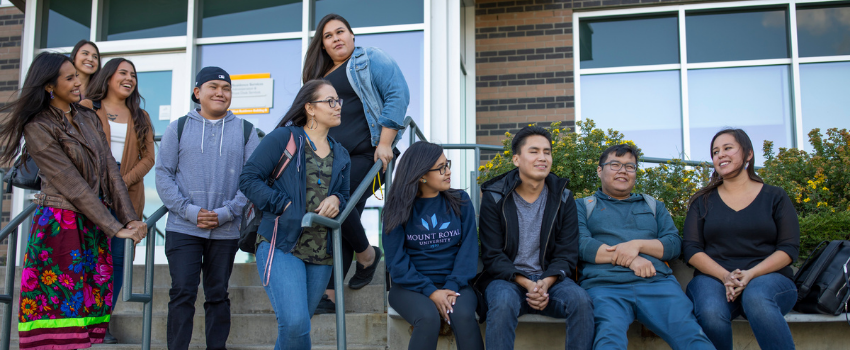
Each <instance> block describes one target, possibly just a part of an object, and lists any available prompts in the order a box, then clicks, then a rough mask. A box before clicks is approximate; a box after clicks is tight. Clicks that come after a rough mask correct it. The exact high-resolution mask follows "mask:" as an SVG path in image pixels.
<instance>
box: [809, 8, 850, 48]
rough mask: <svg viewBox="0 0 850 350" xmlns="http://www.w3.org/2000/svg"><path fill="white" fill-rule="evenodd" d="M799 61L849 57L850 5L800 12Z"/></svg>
mask: <svg viewBox="0 0 850 350" xmlns="http://www.w3.org/2000/svg"><path fill="white" fill-rule="evenodd" d="M797 40H798V41H799V42H800V57H814V56H833V55H850V5H845V6H840V7H813V8H812V7H810V8H798V9H797Z"/></svg>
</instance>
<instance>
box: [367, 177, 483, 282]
mask: <svg viewBox="0 0 850 350" xmlns="http://www.w3.org/2000/svg"><path fill="white" fill-rule="evenodd" d="M460 194H461V201H462V204H461V206H460V217H458V216H457V215H455V213H454V211H453V210H452V209H451V206H450V205H449V204H448V203H447V202H446V200H445V198H443V196H444V194H442V193H441V194H440V195H438V196H437V197H434V198H416V200H415V201H414V202H413V210H412V212H411V213H410V218H409V219H408V220H407V223H405V224H404V225H400V226H398V227H396V228H394V229H393V230H392V231H390V232H389V233H387V234H385V235H384V237H383V239H384V250H385V251H386V261H387V268H388V269H389V272H390V276H391V277H392V281H393V284H398V285H399V286H401V287H403V288H404V289H407V290H410V291H413V292H418V293H422V294H424V295H426V296H430V295H431V293H433V292H434V291H436V290H437V289H438V288H437V286H436V285H438V284H443V286H442V288H441V289H450V290H453V291H455V292H457V291H459V290H460V289H461V288H463V287H466V286H467V285H468V284H469V280H470V279H472V278H473V277H475V272H476V270H477V269H478V234H477V233H478V231H477V230H476V228H475V209H473V207H472V203H471V202H470V200H469V195H468V194H467V193H466V192H464V191H460Z"/></svg>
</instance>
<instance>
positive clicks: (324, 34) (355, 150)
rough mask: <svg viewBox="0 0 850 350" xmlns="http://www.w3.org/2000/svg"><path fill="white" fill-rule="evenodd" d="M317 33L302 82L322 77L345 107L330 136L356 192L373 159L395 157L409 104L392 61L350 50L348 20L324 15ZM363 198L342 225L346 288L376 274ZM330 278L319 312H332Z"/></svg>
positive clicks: (375, 52)
mask: <svg viewBox="0 0 850 350" xmlns="http://www.w3.org/2000/svg"><path fill="white" fill-rule="evenodd" d="M316 28H317V33H316V35H315V36H314V37H313V40H312V41H311V42H310V47H309V48H308V49H307V57H306V58H305V59H304V71H303V72H302V80H303V82H307V81H310V80H312V79H320V78H324V79H326V80H328V81H330V82H331V84H333V86H334V88H335V89H336V91H337V92H338V93H339V97H340V98H341V99H343V100H344V101H345V102H346V103H345V105H344V106H343V108H342V124H341V125H340V127H338V128H335V129H333V130H331V132H330V135H331V136H332V137H333V138H334V139H336V140H337V141H339V142H340V143H341V144H342V146H343V147H345V148H346V149H347V150H348V153H349V154H350V155H351V188H352V189H356V188H357V186H359V185H360V184H361V183H362V182H364V181H366V182H371V181H373V179H372V178H368V179H367V178H366V174H367V173H368V172H369V169H371V168H372V166H373V165H374V164H375V162H377V161H379V160H380V161H382V162H383V165H384V167H383V171H386V167H387V164H389V162H390V161H391V160H392V159H393V158H394V157H395V156H396V155H397V154H398V151H397V150H393V147H392V146H393V144H394V143H395V141H396V140H399V139H400V138H401V134H402V129H403V127H404V117H405V113H406V112H407V105H408V103H409V102H410V92H409V91H408V88H407V82H406V81H405V80H404V75H402V73H401V69H399V67H398V65H397V64H396V62H395V61H394V60H393V59H392V58H391V57H390V56H388V55H387V54H386V53H384V52H383V51H381V50H380V49H378V48H374V47H357V46H354V33H353V32H352V31H351V26H350V25H349V24H348V21H346V20H345V18H342V16H340V15H337V14H329V15H327V16H325V17H324V18H322V20H321V21H319V24H318V26H317V27H316ZM366 199H368V196H363V197H362V198H360V200H359V201H358V202H357V203H356V207H355V208H356V210H355V211H352V213H351V215H349V216H348V218H346V220H345V222H343V224H342V232H343V238H344V239H343V246H342V248H343V249H342V250H343V251H342V254H343V258H342V261H343V262H344V264H345V266H343V268H344V270H343V271H348V268H349V266H350V264H351V258H352V251H353V252H356V253H357V254H356V257H357V271H356V273H355V274H354V276H353V277H352V278H351V280H350V281H349V283H348V285H349V287H350V288H353V289H360V288H363V287H364V286H366V285H367V284H369V282H370V281H371V280H372V277H373V276H374V275H375V268H376V267H377V264H376V262H378V261H380V260H381V255H382V254H383V253H382V252H381V250H380V249H379V248H378V247H371V246H370V245H369V240H368V239H367V238H366V231H365V230H364V229H363V225H362V224H361V223H360V215H361V213H362V212H363V208H364V207H365V206H366ZM333 288H334V285H333V278H331V282H330V283H329V284H328V290H327V294H328V295H329V296H330V298H323V300H322V302H321V304H319V309H318V310H317V312H318V313H332V312H334V304H333V302H331V300H333V299H334V298H333Z"/></svg>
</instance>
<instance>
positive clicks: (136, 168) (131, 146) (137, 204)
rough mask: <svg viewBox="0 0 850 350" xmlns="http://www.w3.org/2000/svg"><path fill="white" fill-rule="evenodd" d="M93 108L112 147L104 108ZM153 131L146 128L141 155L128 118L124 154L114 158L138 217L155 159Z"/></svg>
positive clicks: (86, 104) (88, 102) (90, 105)
mask: <svg viewBox="0 0 850 350" xmlns="http://www.w3.org/2000/svg"><path fill="white" fill-rule="evenodd" d="M80 105H81V106H83V107H88V108H92V109H94V108H93V107H95V106H94V103H92V100H83V101H82V102H80ZM94 110H95V113H97V116H98V117H99V118H100V125H101V127H102V128H103V133H104V134H105V135H106V139H107V140H108V144H109V147H112V141H111V140H110V137H109V134H110V132H111V128H110V127H109V121H108V119H107V118H106V109H105V108H99V109H94ZM145 117H147V118H150V116H148V112H145ZM153 133H154V131H153V128H151V130H148V134H147V137H146V139H145V147H146V148H147V152H145V153H146V154H145V155H144V156H142V154H141V150H140V148H141V147H139V144H140V142H139V139H138V137H136V129H135V125H134V124H133V118H132V117H131V118H129V119H128V120H127V139H126V141H125V142H126V143H125V144H124V154H123V155H122V156H121V159H116V160H115V161H117V162H119V163H121V177H122V178H124V183H125V184H127V191H128V192H129V194H130V201H132V202H133V208H134V209H135V210H136V215H137V216H139V217H141V216H142V212H143V211H144V209H145V182H144V179H145V175H146V174H147V173H148V172H149V171H150V170H151V168H153V165H154V160H155V156H154V144H153Z"/></svg>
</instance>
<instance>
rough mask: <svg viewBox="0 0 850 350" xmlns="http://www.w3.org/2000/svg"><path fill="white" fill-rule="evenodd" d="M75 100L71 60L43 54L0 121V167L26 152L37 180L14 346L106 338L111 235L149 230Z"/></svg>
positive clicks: (96, 128) (94, 121) (80, 344)
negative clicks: (17, 342) (17, 340)
mask: <svg viewBox="0 0 850 350" xmlns="http://www.w3.org/2000/svg"><path fill="white" fill-rule="evenodd" d="M79 100H80V81H79V79H78V77H77V71H76V69H75V68H74V65H73V64H72V62H71V60H70V59H69V58H68V57H66V56H65V55H62V54H56V53H42V54H39V55H38V56H37V57H36V58H35V60H33V63H32V65H31V66H30V68H29V71H28V72H27V77H26V80H25V81H24V86H23V88H22V89H21V94H20V97H19V98H18V99H17V100H16V101H14V102H12V103H11V104H10V105H9V106H7V107H6V108H4V109H3V112H10V114H9V116H8V117H7V118H6V121H5V122H4V123H3V125H2V127H0V148H4V149H3V151H2V152H1V153H0V163H5V162H9V161H10V160H12V159H14V158H15V157H16V156H17V155H18V153H19V152H20V153H22V154H23V156H27V155H28V156H30V157H32V159H33V160H34V161H35V163H36V165H37V166H38V168H39V173H38V176H39V177H40V178H41V193H39V194H36V196H35V197H36V199H35V202H36V203H37V204H39V206H38V209H36V212H35V215H34V217H33V223H32V229H31V231H30V238H29V242H28V243H27V252H26V255H25V256H24V264H23V271H22V273H21V297H20V312H19V314H18V332H19V335H20V349H80V348H88V347H90V346H91V344H93V343H100V342H102V341H103V335H104V332H105V330H106V326H107V325H108V324H109V317H110V313H111V305H112V287H113V285H112V256H111V254H110V246H109V239H110V238H112V237H115V236H118V237H122V238H130V239H132V240H133V241H135V242H138V241H139V240H141V239H142V238H144V236H145V234H146V232H147V227H146V225H145V224H144V223H143V222H141V221H139V220H138V218H137V217H136V214H135V211H134V210H133V204H132V203H131V202H130V197H129V196H128V194H127V186H126V185H125V184H124V181H123V180H122V178H121V175H120V173H119V172H118V166H117V164H116V163H115V159H113V157H112V153H111V152H110V150H109V145H108V143H107V139H106V137H105V135H104V133H103V131H102V128H101V126H100V120H99V119H98V117H97V115H96V114H95V113H94V111H92V110H91V109H88V108H85V107H81V106H79V105H78V104H77V103H78V102H79ZM22 136H23V139H24V140H25V141H26V146H25V148H24V149H23V151H22V152H21V137H22ZM113 212H114V214H115V215H114V216H113Z"/></svg>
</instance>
